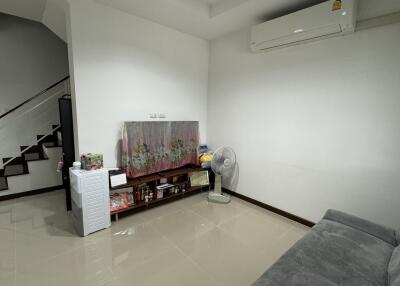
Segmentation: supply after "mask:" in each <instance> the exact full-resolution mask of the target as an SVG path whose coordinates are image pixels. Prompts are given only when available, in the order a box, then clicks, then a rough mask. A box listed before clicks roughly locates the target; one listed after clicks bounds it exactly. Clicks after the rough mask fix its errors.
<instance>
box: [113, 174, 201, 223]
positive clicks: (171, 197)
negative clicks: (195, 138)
mask: <svg viewBox="0 0 400 286" xmlns="http://www.w3.org/2000/svg"><path fill="white" fill-rule="evenodd" d="M198 171H205V170H204V169H201V168H200V167H184V168H179V169H174V170H167V171H162V172H159V173H156V174H151V175H147V176H143V177H139V178H135V179H128V183H127V184H126V185H122V186H118V187H115V188H111V189H110V192H114V191H117V192H118V190H120V191H121V190H124V189H129V188H132V189H133V191H134V192H136V191H137V187H138V186H139V185H142V184H148V185H149V187H150V188H151V189H152V190H155V189H156V186H157V185H159V184H160V180H162V179H164V180H165V179H166V180H167V182H168V183H170V184H173V185H174V184H177V185H178V184H184V183H186V185H187V188H186V189H185V192H178V193H174V194H164V196H163V197H162V198H153V199H151V200H148V201H145V200H140V201H135V203H134V204H132V205H129V207H128V208H124V209H120V210H116V211H112V212H111V218H112V217H113V216H114V218H115V220H116V221H118V218H119V215H120V214H121V213H136V212H139V211H144V210H147V209H149V208H152V207H156V206H159V205H163V204H166V203H169V202H173V201H176V200H180V199H183V198H185V197H188V196H191V195H194V194H198V193H200V192H202V191H208V190H209V186H205V187H190V182H189V174H190V173H193V172H198ZM174 177H175V178H180V180H179V182H173V178H174Z"/></svg>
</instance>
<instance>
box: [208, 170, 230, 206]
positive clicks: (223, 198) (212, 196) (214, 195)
mask: <svg viewBox="0 0 400 286" xmlns="http://www.w3.org/2000/svg"><path fill="white" fill-rule="evenodd" d="M221 181H222V176H221V175H215V186H214V190H213V191H210V192H209V193H208V201H209V202H212V203H218V204H228V203H230V201H231V197H230V196H228V195H224V194H222V182H221Z"/></svg>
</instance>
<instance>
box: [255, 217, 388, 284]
mask: <svg viewBox="0 0 400 286" xmlns="http://www.w3.org/2000/svg"><path fill="white" fill-rule="evenodd" d="M393 249H394V247H393V246H392V245H391V244H390V243H387V242H385V241H383V240H381V239H379V238H377V237H376V236H373V235H370V234H368V233H365V232H363V231H360V230H358V229H355V228H352V227H350V226H347V225H344V224H341V223H339V222H336V221H332V220H326V219H324V220H322V221H320V222H319V223H318V224H317V225H315V226H314V227H313V228H312V229H311V231H310V232H309V233H308V234H307V235H306V236H305V237H304V238H302V239H301V240H300V241H298V242H297V243H296V244H295V245H294V246H293V247H292V248H291V249H289V251H288V252H286V253H285V254H284V255H283V256H282V257H281V258H280V259H279V260H278V262H277V263H275V264H274V265H273V266H272V267H271V268H270V269H269V270H268V271H267V272H265V273H264V274H263V275H262V276H261V277H260V278H259V280H257V281H256V282H255V283H254V284H253V286H261V285H274V286H334V285H340V286H350V285H351V286H354V285H363V286H382V285H385V286H386V285H387V282H388V272H387V266H388V263H389V260H390V257H391V255H392V252H393Z"/></svg>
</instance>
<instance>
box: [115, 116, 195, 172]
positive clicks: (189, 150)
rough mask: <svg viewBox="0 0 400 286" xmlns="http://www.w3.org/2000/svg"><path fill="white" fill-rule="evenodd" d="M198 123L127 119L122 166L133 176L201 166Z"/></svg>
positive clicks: (123, 138)
mask: <svg viewBox="0 0 400 286" xmlns="http://www.w3.org/2000/svg"><path fill="white" fill-rule="evenodd" d="M198 146H199V122H197V121H167V122H154V121H143V122H125V123H124V127H123V132H122V168H123V169H124V171H125V172H126V174H127V176H128V177H130V178H135V177H139V176H143V175H147V174H152V173H157V172H160V171H164V170H168V169H174V168H179V167H182V166H184V165H187V164H195V165H198V152H197V150H198Z"/></svg>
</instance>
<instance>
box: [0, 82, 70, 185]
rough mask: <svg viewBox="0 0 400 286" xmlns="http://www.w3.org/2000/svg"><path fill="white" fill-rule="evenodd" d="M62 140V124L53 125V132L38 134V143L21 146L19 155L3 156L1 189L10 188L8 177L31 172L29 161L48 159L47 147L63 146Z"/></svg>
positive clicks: (0, 179)
mask: <svg viewBox="0 0 400 286" xmlns="http://www.w3.org/2000/svg"><path fill="white" fill-rule="evenodd" d="M67 79H69V76H67V77H65V78H63V79H62V80H60V81H58V82H56V83H55V84H53V85H51V86H50V87H48V88H46V89H45V90H43V91H41V92H40V93H38V94H36V95H34V96H33V97H31V98H29V99H28V100H26V101H24V102H23V103H21V104H19V105H18V106H16V107H15V108H13V109H11V110H9V111H8V112H6V113H4V114H2V115H0V119H2V118H3V117H6V116H7V115H8V114H11V113H12V112H15V111H16V110H18V109H19V108H20V107H22V106H24V105H25V104H27V103H29V102H31V101H33V100H34V99H36V98H38V97H39V96H41V95H42V94H44V93H46V92H47V91H49V90H50V89H52V88H54V87H56V86H57V85H59V84H61V83H62V82H64V81H66V80H67ZM60 141H61V126H60V125H53V126H52V131H51V133H49V134H45V135H37V138H36V145H32V146H20V149H21V154H20V156H19V157H11V158H2V161H3V169H0V191H5V190H8V181H7V178H9V177H13V176H21V175H27V174H29V168H28V162H30V161H40V160H48V158H47V156H46V153H45V148H54V147H62V145H61V142H60Z"/></svg>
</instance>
